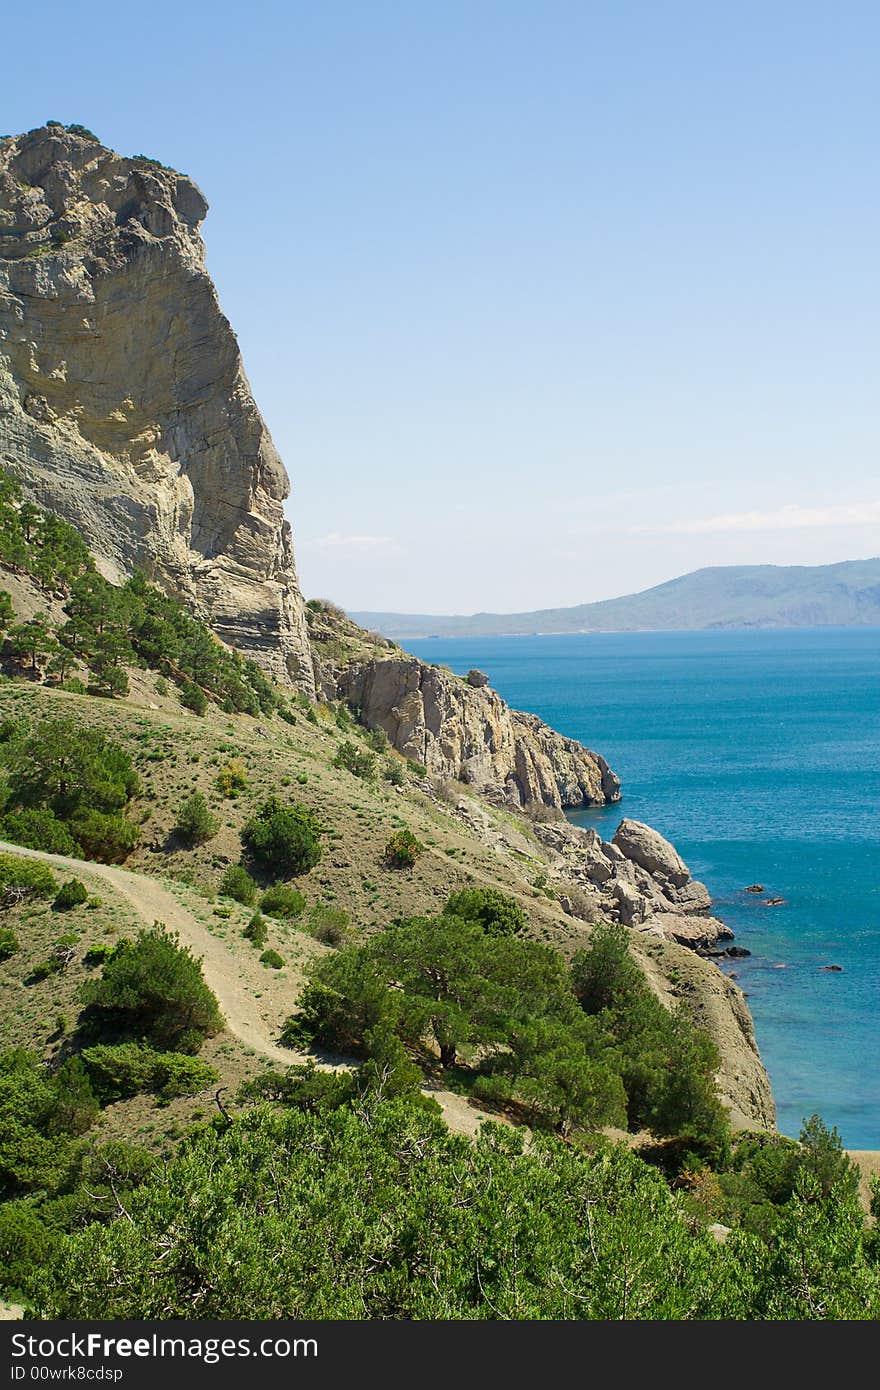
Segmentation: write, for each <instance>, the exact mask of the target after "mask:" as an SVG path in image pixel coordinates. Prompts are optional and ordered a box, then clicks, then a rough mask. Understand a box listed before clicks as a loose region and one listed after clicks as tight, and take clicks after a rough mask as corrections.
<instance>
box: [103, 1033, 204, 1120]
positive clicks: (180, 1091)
mask: <svg viewBox="0 0 880 1390" xmlns="http://www.w3.org/2000/svg"><path fill="white" fill-rule="evenodd" d="M81 1056H82V1061H83V1065H84V1066H85V1068H86V1071H87V1073H88V1077H89V1081H90V1082H91V1086H92V1090H93V1091H94V1093H95V1095H96V1096H97V1097H98V1099H99V1100H100V1101H101V1104H102V1105H109V1104H110V1103H111V1102H113V1101H116V1100H124V1099H125V1098H126V1097H127V1096H134V1095H137V1094H138V1092H140V1091H157V1092H158V1093H159V1095H160V1096H162V1098H163V1099H164V1100H170V1099H172V1098H173V1097H174V1096H189V1095H193V1094H194V1093H195V1092H197V1091H203V1090H204V1089H205V1087H206V1086H210V1085H212V1084H213V1083H214V1082H215V1081H216V1080H217V1073H216V1071H215V1070H214V1068H213V1067H210V1066H208V1065H207V1063H206V1062H202V1061H200V1060H199V1059H198V1058H197V1057H186V1056H184V1055H182V1054H181V1053H179V1052H157V1051H156V1050H155V1049H154V1048H151V1047H145V1046H144V1044H143V1043H113V1044H107V1043H98V1044H97V1045H96V1046H94V1047H86V1048H84V1049H83V1051H82V1054H81Z"/></svg>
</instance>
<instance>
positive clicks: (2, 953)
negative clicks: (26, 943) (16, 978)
mask: <svg viewBox="0 0 880 1390" xmlns="http://www.w3.org/2000/svg"><path fill="white" fill-rule="evenodd" d="M19 948H20V943H19V940H18V937H17V936H16V935H15V932H14V931H13V930H12V928H11V927H3V926H0V960H9V957H10V956H14V955H15V953H16V951H17V950H19Z"/></svg>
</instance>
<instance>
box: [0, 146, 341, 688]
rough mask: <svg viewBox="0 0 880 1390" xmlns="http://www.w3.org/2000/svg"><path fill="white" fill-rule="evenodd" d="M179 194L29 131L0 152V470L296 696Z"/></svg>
mask: <svg viewBox="0 0 880 1390" xmlns="http://www.w3.org/2000/svg"><path fill="white" fill-rule="evenodd" d="M206 212H207V203H206V201H205V199H204V197H203V196H202V194H201V192H200V191H199V189H198V188H197V187H196V185H195V184H194V183H192V182H191V180H190V179H188V178H186V177H185V176H183V175H182V174H178V173H176V172H175V171H174V170H172V169H166V168H164V167H163V166H161V165H159V164H157V163H156V162H155V161H153V160H147V159H144V158H142V157H138V158H134V159H124V158H121V157H120V156H119V155H117V154H114V153H113V151H112V150H109V149H107V148H105V147H104V146H103V145H101V144H100V143H99V142H98V141H97V140H95V139H94V138H88V137H87V136H84V135H81V134H76V133H73V132H70V131H66V130H65V129H64V128H63V127H61V126H58V125H52V126H43V127H41V128H39V129H37V130H33V131H31V132H29V134H27V135H22V136H18V137H11V138H8V139H5V140H3V141H0V454H2V458H3V464H4V466H5V467H8V468H10V469H11V471H12V472H14V473H15V474H16V475H17V476H18V478H19V480H20V482H21V484H22V487H23V489H24V491H25V492H26V494H27V495H28V496H30V497H31V498H32V499H33V500H34V501H35V502H37V503H38V504H39V505H42V506H44V507H46V508H48V509H49V510H51V511H54V512H57V513H58V514H59V515H60V516H62V517H64V518H65V519H66V520H68V521H70V522H71V523H72V524H73V525H75V526H76V527H77V528H78V530H79V531H81V533H82V534H83V536H84V537H85V539H86V541H87V543H88V545H89V548H90V549H91V550H92V552H93V553H94V555H95V557H96V560H97V562H98V565H99V567H100V569H101V570H102V572H103V573H104V574H105V576H106V577H107V578H108V579H111V580H121V579H122V578H123V577H124V576H125V575H127V574H130V573H131V571H132V570H133V569H134V568H135V567H139V568H141V569H143V570H144V571H145V572H146V573H147V574H148V576H149V577H150V578H152V579H153V580H154V581H155V582H156V583H158V584H160V585H161V586H162V587H163V588H165V589H166V590H168V591H169V592H171V593H173V594H175V595H176V596H177V597H179V598H181V599H182V600H183V601H184V602H186V603H187V604H188V605H189V607H190V608H191V609H192V610H193V611H194V612H195V613H196V614H198V615H199V616H200V617H202V618H204V619H205V620H206V621H207V622H209V623H210V624H211V626H212V627H213V628H214V630H215V632H217V634H218V636H220V637H221V638H222V639H223V640H224V641H227V642H229V643H231V644H233V645H235V646H237V647H238V648H240V649H241V650H243V651H244V652H245V653H247V654H250V655H252V656H253V657H254V659H255V660H257V661H259V662H260V663H261V664H262V665H263V666H264V667H266V669H267V670H269V671H270V672H271V673H272V674H273V675H275V676H276V677H278V678H279V679H282V680H284V681H290V682H293V683H295V684H297V685H298V686H299V687H300V688H302V689H304V690H306V691H307V692H308V693H310V694H311V693H312V692H313V689H314V686H313V676H312V663H311V654H310V649H309V642H308V636H307V632H306V625H305V619H304V613H303V603H302V598H301V595H300V590H299V585H298V583H297V577H296V570H295V567H294V560H293V549H292V544H291V536H290V527H289V525H288V523H287V522H286V521H285V519H284V514H283V510H282V503H283V501H284V498H285V497H286V496H287V493H288V491H289V485H288V479H287V474H286V473H285V470H284V467H283V465H282V463H281V460H280V459H279V457H278V454H277V453H276V451H275V448H274V445H273V443H272V440H271V437H270V435H269V431H268V429H267V428H266V425H265V423H264V422H263V419H262V416H261V415H260V412H259V410H258V409H257V406H256V404H255V402H254V399H253V396H252V394H251V390H250V387H249V385H248V382H247V378H246V377H245V373H244V368H243V365H242V361H241V355H240V353H239V350H238V344H237V342H236V339H235V335H234V334H233V332H232V329H231V328H230V326H229V323H228V321H227V320H226V319H225V318H224V316H223V314H222V312H221V310H220V306H219V304H218V301H217V294H216V291H215V289H214V286H213V284H212V282H211V279H210V277H209V275H208V273H207V271H206V269H205V259H204V247H203V244H202V240H201V237H200V235H199V226H200V224H201V222H202V219H203V218H204V216H205V213H206Z"/></svg>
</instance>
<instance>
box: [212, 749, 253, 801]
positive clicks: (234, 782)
mask: <svg viewBox="0 0 880 1390" xmlns="http://www.w3.org/2000/svg"><path fill="white" fill-rule="evenodd" d="M214 780H215V785H216V787H217V790H218V792H219V793H220V795H221V796H225V797H234V796H237V795H238V793H239V792H240V791H244V789H245V787H246V786H247V784H248V775H247V768H246V767H245V765H244V763H243V762H241V760H240V759H239V758H230V760H229V762H228V763H224V764H223V766H222V767H221V769H220V771H219V772H218V773H217V776H216V778H215V779H214Z"/></svg>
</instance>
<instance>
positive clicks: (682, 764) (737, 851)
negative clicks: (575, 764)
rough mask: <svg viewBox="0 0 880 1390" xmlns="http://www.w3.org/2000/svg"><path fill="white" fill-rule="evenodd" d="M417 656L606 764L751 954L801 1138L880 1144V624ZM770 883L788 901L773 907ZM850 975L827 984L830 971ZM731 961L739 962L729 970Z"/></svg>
mask: <svg viewBox="0 0 880 1390" xmlns="http://www.w3.org/2000/svg"><path fill="white" fill-rule="evenodd" d="M408 646H409V647H410V648H411V649H412V650H413V651H415V652H416V654H417V655H418V656H420V657H422V659H423V660H425V661H434V662H441V663H444V664H446V665H448V666H450V667H451V668H452V669H453V670H454V671H458V672H461V673H463V672H465V671H467V670H468V669H469V668H470V667H472V666H478V667H479V668H480V669H481V670H485V671H487V672H488V673H489V675H490V677H491V679H492V683H493V685H495V687H496V688H497V689H498V690H499V691H500V692H501V694H502V695H503V696H504V697H505V699H506V700H507V701H508V702H509V703H510V704H512V705H514V706H516V707H518V708H520V709H527V710H532V711H534V712H535V713H536V714H539V715H540V716H541V717H542V718H543V719H545V720H547V722H548V723H550V724H552V725H553V726H554V727H555V728H557V729H559V730H561V731H562V732H563V733H566V734H569V735H571V736H572V737H574V738H578V739H580V740H581V741H582V742H584V743H586V744H587V745H588V746H589V747H592V748H595V749H597V750H598V751H599V752H601V753H603V754H604V755H605V757H606V758H607V759H608V761H609V762H610V764H611V766H612V767H613V768H614V770H615V771H616V772H617V774H618V776H619V777H620V778H621V780H622V782H623V801H622V803H621V804H620V805H618V806H612V807H607V808H603V809H601V810H596V811H586V812H579V813H577V814H576V815H574V816H573V817H572V819H574V820H576V821H578V822H580V823H583V824H590V825H594V826H596V828H597V829H598V830H599V831H600V833H601V834H602V835H603V836H604V837H605V838H608V837H609V836H610V835H611V834H613V832H614V829H615V827H616V825H617V823H618V821H619V819H620V817H621V815H624V814H625V815H628V816H632V817H634V818H635V819H636V820H643V821H647V822H648V823H649V824H650V825H653V826H656V828H657V829H658V830H659V831H661V832H662V834H664V835H666V836H668V838H669V839H671V840H673V841H674V843H675V844H676V846H677V847H678V849H679V851H680V852H681V853H682V855H683V856H684V858H685V859H686V860H687V862H688V864H689V866H690V868H691V870H692V872H693V873H694V874H695V875H696V876H697V877H698V878H702V879H703V880H704V881H705V882H706V884H707V885H708V887H709V890H710V892H711V893H712V895H713V898H714V899H715V911H716V912H717V914H718V916H720V917H722V918H723V919H724V920H725V921H726V922H728V923H729V924H730V926H731V927H732V928H733V929H734V931H735V932H736V936H737V942H738V944H739V945H741V946H746V947H748V949H749V950H750V951H751V952H752V956H751V957H750V958H749V959H748V960H737V961H736V962H731V964H730V967H729V969H728V973H733V974H735V976H736V977H737V980H738V983H739V984H740V986H741V987H742V989H744V990H745V992H746V994H747V995H748V998H749V1004H750V1007H751V1010H752V1013H753V1015H754V1018H755V1026H756V1030H757V1036H758V1043H759V1046H760V1049H761V1054H762V1056H763V1058H764V1061H765V1063H766V1065H767V1069H768V1071H769V1073H770V1078H771V1081H772V1083H773V1091H774V1094H775V1097H776V1102H777V1109H778V1116H779V1128H780V1129H781V1130H782V1131H783V1133H786V1134H795V1135H796V1134H797V1132H798V1130H799V1128H800V1125H801V1122H802V1120H803V1118H804V1116H806V1115H809V1114H811V1113H812V1112H813V1111H819V1113H820V1114H822V1115H823V1117H824V1118H825V1120H826V1121H827V1122H828V1123H829V1124H836V1125H837V1126H838V1128H839V1129H840V1132H841V1134H842V1135H843V1137H844V1141H845V1143H846V1144H847V1145H848V1146H849V1147H850V1148H866V1149H880V695H878V688H880V687H878V676H880V629H876V628H874V629H862V630H854V629H846V630H843V629H828V628H825V629H807V630H804V629H798V630H787V631H762V632H684V633H589V634H584V635H576V636H566V637H517V638H483V639H476V640H467V639H458V640H440V639H436V640H431V641H422V642H415V643H409V644H408ZM755 882H758V883H763V884H764V886H765V890H766V895H767V896H773V897H782V898H784V899H785V902H784V905H783V906H781V907H761V906H760V905H759V904H758V903H757V902H756V900H755V898H754V897H752V896H751V895H750V894H748V893H746V892H744V889H745V886H746V884H750V883H755ZM831 964H834V965H840V966H842V967H843V970H842V972H840V973H832V972H827V971H824V970H823V969H822V966H823V965H831ZM726 968H727V967H726Z"/></svg>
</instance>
